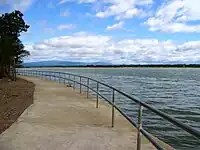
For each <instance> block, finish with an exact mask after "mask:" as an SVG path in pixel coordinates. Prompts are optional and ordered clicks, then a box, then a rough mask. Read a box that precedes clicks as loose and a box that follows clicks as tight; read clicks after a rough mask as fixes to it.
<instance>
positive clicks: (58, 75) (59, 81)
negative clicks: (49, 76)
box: [58, 72, 61, 83]
mask: <svg viewBox="0 0 200 150" xmlns="http://www.w3.org/2000/svg"><path fill="white" fill-rule="evenodd" d="M58 77H59V83H61V78H60V72H59V73H58Z"/></svg>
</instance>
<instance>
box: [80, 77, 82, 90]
mask: <svg viewBox="0 0 200 150" xmlns="http://www.w3.org/2000/svg"><path fill="white" fill-rule="evenodd" d="M81 88H82V86H81V77H80V93H81Z"/></svg>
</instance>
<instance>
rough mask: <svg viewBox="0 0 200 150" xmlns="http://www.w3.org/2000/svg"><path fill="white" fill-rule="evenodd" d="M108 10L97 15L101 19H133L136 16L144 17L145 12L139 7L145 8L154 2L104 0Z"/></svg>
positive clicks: (147, 0)
mask: <svg viewBox="0 0 200 150" xmlns="http://www.w3.org/2000/svg"><path fill="white" fill-rule="evenodd" d="M103 3H104V4H105V6H103V8H105V7H106V9H103V10H102V11H99V12H97V13H96V16H97V17H99V18H105V17H110V16H114V17H116V18H117V19H119V18H132V17H134V16H139V15H143V14H142V13H143V10H141V9H139V8H137V6H145V5H150V4H152V3H153V1H152V0H124V1H122V0H104V1H103Z"/></svg>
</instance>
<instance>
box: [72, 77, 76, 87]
mask: <svg viewBox="0 0 200 150" xmlns="http://www.w3.org/2000/svg"><path fill="white" fill-rule="evenodd" d="M75 80H76V77H75V75H74V86H73V89H74V90H75Z"/></svg>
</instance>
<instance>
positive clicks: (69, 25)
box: [58, 24, 76, 31]
mask: <svg viewBox="0 0 200 150" xmlns="http://www.w3.org/2000/svg"><path fill="white" fill-rule="evenodd" d="M74 28H76V25H74V24H61V25H59V26H58V30H60V31H62V30H66V29H74Z"/></svg>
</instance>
